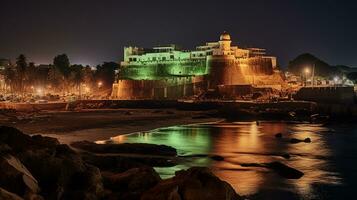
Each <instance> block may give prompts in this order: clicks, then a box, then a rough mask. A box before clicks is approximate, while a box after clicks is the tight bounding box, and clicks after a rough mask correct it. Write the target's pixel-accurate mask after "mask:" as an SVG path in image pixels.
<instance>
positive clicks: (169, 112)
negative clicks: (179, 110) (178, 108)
mask: <svg viewBox="0 0 357 200" xmlns="http://www.w3.org/2000/svg"><path fill="white" fill-rule="evenodd" d="M165 113H166V114H169V115H173V114H175V112H173V111H171V110H167V111H166V112H165Z"/></svg>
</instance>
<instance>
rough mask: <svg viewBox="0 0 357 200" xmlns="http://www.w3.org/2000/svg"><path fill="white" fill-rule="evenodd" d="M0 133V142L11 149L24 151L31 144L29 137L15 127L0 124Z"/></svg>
mask: <svg viewBox="0 0 357 200" xmlns="http://www.w3.org/2000/svg"><path fill="white" fill-rule="evenodd" d="M0 133H1V134H0V144H6V145H8V146H9V147H10V148H11V149H12V150H13V151H16V152H19V151H24V150H27V149H28V147H29V146H32V145H33V141H32V139H31V137H30V136H28V135H25V134H23V133H22V132H21V131H19V130H17V129H16V128H13V127H7V126H0Z"/></svg>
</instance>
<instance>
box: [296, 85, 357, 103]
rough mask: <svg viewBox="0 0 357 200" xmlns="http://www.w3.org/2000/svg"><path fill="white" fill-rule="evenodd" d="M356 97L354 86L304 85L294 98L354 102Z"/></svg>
mask: <svg viewBox="0 0 357 200" xmlns="http://www.w3.org/2000/svg"><path fill="white" fill-rule="evenodd" d="M354 98H355V93H354V88H353V87H303V88H301V89H300V90H299V91H298V92H297V93H296V95H294V99H296V100H305V101H314V102H318V103H338V104H340V103H343V104H353V103H354Z"/></svg>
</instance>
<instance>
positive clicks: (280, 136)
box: [275, 133, 283, 138]
mask: <svg viewBox="0 0 357 200" xmlns="http://www.w3.org/2000/svg"><path fill="white" fill-rule="evenodd" d="M275 137H276V138H282V137H283V134H282V133H277V134H275Z"/></svg>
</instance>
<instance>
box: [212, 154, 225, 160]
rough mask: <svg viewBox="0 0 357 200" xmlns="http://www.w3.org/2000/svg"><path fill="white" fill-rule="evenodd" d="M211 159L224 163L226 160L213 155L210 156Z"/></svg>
mask: <svg viewBox="0 0 357 200" xmlns="http://www.w3.org/2000/svg"><path fill="white" fill-rule="evenodd" d="M210 158H211V159H212V160H215V161H223V160H224V158H223V157H222V156H219V155H212V156H210Z"/></svg>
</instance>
